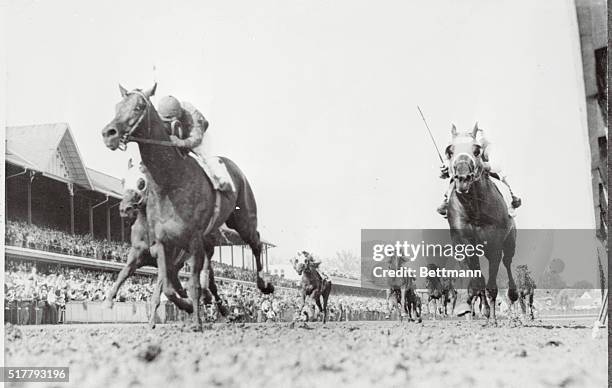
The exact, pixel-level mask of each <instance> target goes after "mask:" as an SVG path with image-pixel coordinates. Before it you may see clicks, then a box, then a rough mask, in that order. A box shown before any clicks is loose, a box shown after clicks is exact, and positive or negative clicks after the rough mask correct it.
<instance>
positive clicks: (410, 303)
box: [406, 278, 423, 323]
mask: <svg viewBox="0 0 612 388" xmlns="http://www.w3.org/2000/svg"><path fill="white" fill-rule="evenodd" d="M422 307H423V306H422V303H421V297H420V296H418V295H417V293H416V283H415V279H414V278H410V279H409V286H408V288H407V290H406V312H407V313H408V320H409V321H414V320H415V319H416V321H417V322H418V323H421V322H422V318H421V313H422ZM412 313H414V317H415V318H414V319H413V318H412Z"/></svg>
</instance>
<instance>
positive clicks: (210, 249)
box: [204, 243, 229, 317]
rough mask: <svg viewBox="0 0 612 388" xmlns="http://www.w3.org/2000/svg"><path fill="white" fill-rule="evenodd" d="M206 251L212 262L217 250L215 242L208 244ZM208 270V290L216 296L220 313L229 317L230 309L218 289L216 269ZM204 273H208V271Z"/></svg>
mask: <svg viewBox="0 0 612 388" xmlns="http://www.w3.org/2000/svg"><path fill="white" fill-rule="evenodd" d="M205 251H206V257H207V259H208V261H209V262H211V261H212V257H213V254H214V252H215V246H214V243H213V244H206V246H205ZM207 272H208V290H209V291H210V293H211V294H212V296H213V298H215V304H216V305H217V310H218V311H219V313H220V314H221V315H222V316H224V317H227V316H228V315H229V310H228V309H227V307H225V305H224V304H223V299H221V296H219V291H218V289H217V283H216V282H215V274H214V271H213V269H212V268H210V270H208V271H207ZM204 275H206V273H205V274H204Z"/></svg>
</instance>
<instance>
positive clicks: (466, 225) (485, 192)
mask: <svg viewBox="0 0 612 388" xmlns="http://www.w3.org/2000/svg"><path fill="white" fill-rule="evenodd" d="M477 132H478V125H475V126H474V129H473V130H472V131H471V132H467V133H458V132H457V129H456V128H455V126H454V125H453V128H452V136H453V140H452V143H451V145H450V146H448V147H447V149H446V152H447V157H448V158H449V160H450V165H449V172H450V176H451V179H452V185H453V190H452V193H451V195H450V198H449V204H448V224H449V226H450V233H451V239H452V241H453V244H455V245H457V244H472V245H473V246H476V245H478V244H481V245H482V246H483V248H484V256H485V257H486V258H487V260H488V262H489V274H488V281H487V282H486V283H485V280H484V278H483V277H479V278H474V279H471V280H470V283H469V285H468V299H467V303H466V304H464V305H463V306H462V308H461V310H460V311H459V313H458V315H459V316H462V315H464V314H466V313H469V312H471V311H472V304H471V301H472V299H473V298H474V297H475V296H476V295H484V296H485V297H486V299H485V316H486V317H487V318H489V317H491V318H492V319H493V322H496V314H495V310H496V299H497V293H498V289H497V283H496V279H497V272H498V270H499V265H500V263H501V262H503V263H504V266H505V267H506V271H507V273H508V299H509V300H510V302H511V303H514V302H516V300H517V299H518V293H517V291H516V284H515V282H514V278H513V276H512V269H511V264H512V258H513V257H514V253H515V248H516V227H515V224H514V219H513V218H512V217H511V216H510V214H509V212H508V205H507V204H506V201H505V200H504V198H503V196H502V194H501V192H500V191H499V189H498V188H497V186H496V185H495V183H494V182H493V181H492V179H491V178H490V177H489V173H488V171H487V169H486V168H484V165H483V161H482V156H481V151H482V147H481V145H480V144H479V143H478V141H477V140H476V134H477ZM465 263H466V264H467V266H468V268H469V269H471V270H476V269H480V262H479V258H478V256H476V255H473V256H471V257H467V258H465Z"/></svg>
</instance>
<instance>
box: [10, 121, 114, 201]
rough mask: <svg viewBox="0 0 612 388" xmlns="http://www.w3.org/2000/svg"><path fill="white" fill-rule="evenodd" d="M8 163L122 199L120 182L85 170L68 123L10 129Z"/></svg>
mask: <svg viewBox="0 0 612 388" xmlns="http://www.w3.org/2000/svg"><path fill="white" fill-rule="evenodd" d="M6 161H7V162H9V163H12V164H15V165H18V166H21V167H23V168H27V169H30V170H36V171H40V172H42V173H43V174H44V175H46V176H49V177H51V178H54V179H59V180H63V181H68V182H72V183H75V184H77V185H79V186H82V187H84V188H86V189H89V190H94V191H98V192H101V193H103V194H106V195H109V196H112V197H115V198H121V192H122V186H121V180H120V179H117V178H115V177H113V176H110V175H107V174H104V173H102V172H99V171H96V170H93V169H91V168H87V167H85V163H84V162H83V158H82V157H81V153H80V152H79V149H78V147H77V144H76V141H75V140H74V136H73V135H72V131H71V129H70V126H69V125H68V124H67V123H53V124H39V125H23V126H13V127H7V128H6Z"/></svg>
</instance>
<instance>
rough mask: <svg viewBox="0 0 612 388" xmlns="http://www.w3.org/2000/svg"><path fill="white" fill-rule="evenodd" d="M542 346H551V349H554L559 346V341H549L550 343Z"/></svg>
mask: <svg viewBox="0 0 612 388" xmlns="http://www.w3.org/2000/svg"><path fill="white" fill-rule="evenodd" d="M544 346H552V347H555V348H556V347H559V346H561V341H556V340H550V341H548V342H546V343H545V344H544Z"/></svg>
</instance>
